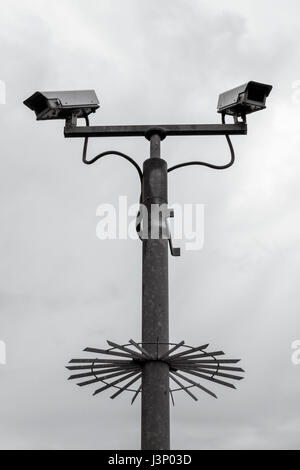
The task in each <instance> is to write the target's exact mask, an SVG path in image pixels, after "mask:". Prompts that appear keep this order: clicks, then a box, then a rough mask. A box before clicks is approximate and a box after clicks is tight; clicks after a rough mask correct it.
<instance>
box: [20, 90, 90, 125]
mask: <svg viewBox="0 0 300 470" xmlns="http://www.w3.org/2000/svg"><path fill="white" fill-rule="evenodd" d="M24 104H25V106H27V107H28V108H29V109H31V110H32V111H34V112H35V114H36V117H37V120H38V121H45V120H48V119H69V118H70V117H72V116H75V117H77V118H83V117H87V116H88V115H89V114H91V113H94V112H95V111H96V110H97V109H98V108H99V101H98V98H97V95H96V93H95V91H93V90H83V91H51V92H49V91H43V92H37V93H34V95H32V96H31V97H30V98H28V99H27V100H26V101H24Z"/></svg>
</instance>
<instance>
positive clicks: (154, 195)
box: [142, 134, 170, 450]
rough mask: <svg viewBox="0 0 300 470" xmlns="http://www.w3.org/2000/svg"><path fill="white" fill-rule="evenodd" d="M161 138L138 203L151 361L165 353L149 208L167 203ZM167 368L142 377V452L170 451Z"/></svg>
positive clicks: (154, 140) (164, 311) (163, 279)
mask: <svg viewBox="0 0 300 470" xmlns="http://www.w3.org/2000/svg"><path fill="white" fill-rule="evenodd" d="M160 144H161V137H160V135H158V134H153V135H152V136H151V151H150V159H149V160H146V161H145V163H144V177H143V188H142V203H143V205H144V206H145V207H146V208H147V210H148V239H144V240H143V294H142V295H143V301H142V341H143V343H144V348H145V349H146V350H147V351H148V352H149V353H151V355H153V356H154V357H155V358H157V355H158V354H162V353H164V352H166V351H167V350H168V348H169V347H168V345H167V344H165V345H158V343H169V275H168V253H169V252H168V250H169V246H168V240H166V239H163V237H162V234H160V238H158V239H157V238H156V239H154V238H151V235H152V228H153V224H158V223H159V221H157V220H153V219H152V217H151V206H152V205H153V204H154V205H166V204H167V203H168V170H167V163H166V162H165V161H164V160H162V159H161V152H160ZM169 397H170V394H169V366H168V364H165V363H162V362H159V361H153V362H151V361H150V362H147V363H146V364H145V365H144V367H143V375H142V450H169V449H170V398H169Z"/></svg>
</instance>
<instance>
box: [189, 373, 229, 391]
mask: <svg viewBox="0 0 300 470" xmlns="http://www.w3.org/2000/svg"><path fill="white" fill-rule="evenodd" d="M180 370H181V371H182V372H185V373H186V374H189V375H195V376H196V377H200V378H201V379H204V380H208V381H209V382H214V383H217V384H219V385H224V387H229V388H234V389H235V388H236V387H235V385H233V384H231V383H229V382H224V381H223V380H218V379H214V378H213V377H207V376H206V375H204V374H199V372H192V371H191V370H187V369H180Z"/></svg>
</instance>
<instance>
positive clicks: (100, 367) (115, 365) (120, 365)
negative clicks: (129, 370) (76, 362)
mask: <svg viewBox="0 0 300 470" xmlns="http://www.w3.org/2000/svg"><path fill="white" fill-rule="evenodd" d="M133 365H137V364H135V363H134V362H133V361H131V362H129V363H128V364H118V363H106V364H98V365H96V364H94V365H93V363H92V364H89V365H85V366H70V367H66V369H68V370H71V371H72V370H90V369H91V368H92V367H93V369H107V367H123V368H124V369H125V368H126V367H131V366H133Z"/></svg>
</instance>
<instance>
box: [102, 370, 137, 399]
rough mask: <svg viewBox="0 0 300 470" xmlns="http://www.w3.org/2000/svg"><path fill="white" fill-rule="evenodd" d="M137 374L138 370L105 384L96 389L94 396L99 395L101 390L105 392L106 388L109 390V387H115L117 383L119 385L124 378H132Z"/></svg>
mask: <svg viewBox="0 0 300 470" xmlns="http://www.w3.org/2000/svg"><path fill="white" fill-rule="evenodd" d="M136 374H137V372H132V373H131V374H128V375H125V377H122V378H121V379H118V380H115V381H114V382H112V383H110V384H107V385H105V387H102V388H99V390H96V391H95V392H94V396H95V395H98V394H99V393H101V392H104V390H107V389H108V388H111V387H114V386H115V385H118V384H119V383H121V382H124V380H127V379H130V378H131V377H133V376H134V375H136Z"/></svg>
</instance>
